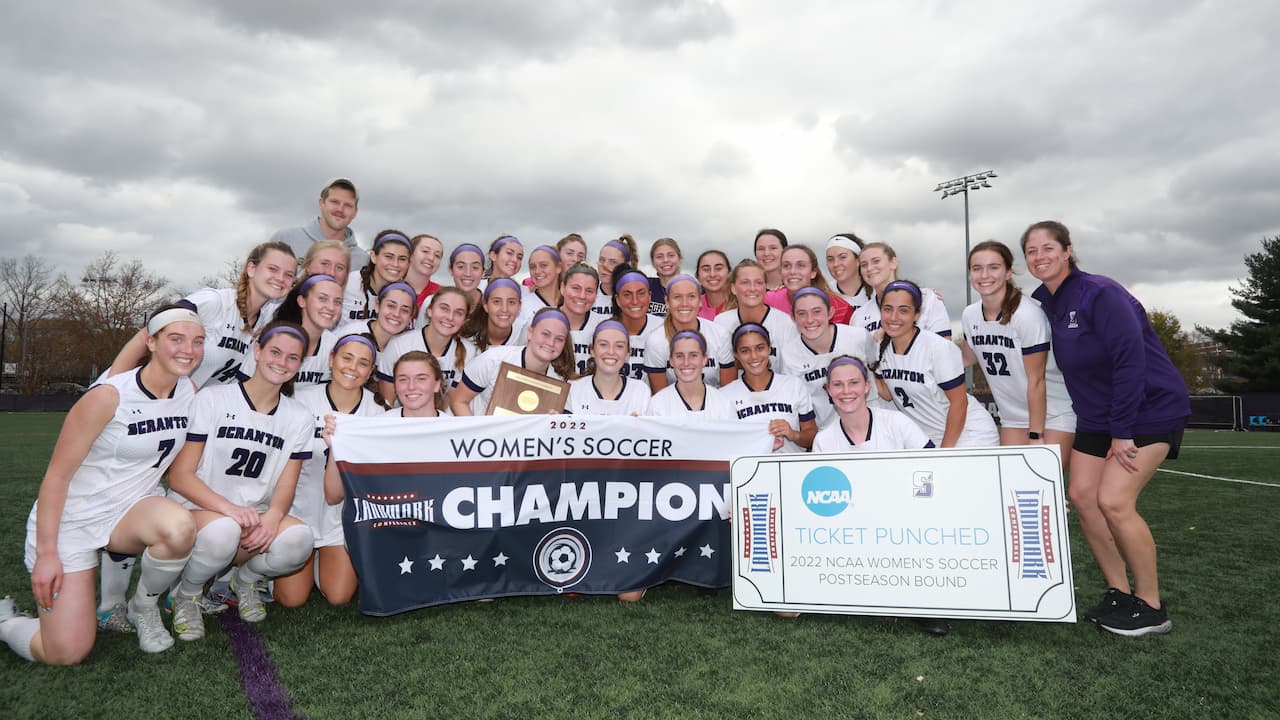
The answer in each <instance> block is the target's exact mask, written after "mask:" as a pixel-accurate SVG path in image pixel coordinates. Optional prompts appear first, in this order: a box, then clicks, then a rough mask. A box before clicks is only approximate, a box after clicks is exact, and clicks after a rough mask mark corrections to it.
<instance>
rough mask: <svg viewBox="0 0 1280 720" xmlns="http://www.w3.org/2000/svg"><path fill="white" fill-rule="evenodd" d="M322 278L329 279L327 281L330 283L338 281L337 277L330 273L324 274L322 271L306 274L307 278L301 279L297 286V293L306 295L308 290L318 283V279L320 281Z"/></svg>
mask: <svg viewBox="0 0 1280 720" xmlns="http://www.w3.org/2000/svg"><path fill="white" fill-rule="evenodd" d="M322 280H328V281H329V282H331V283H336V282H338V280H337V278H335V277H334V276H332V275H325V274H324V273H316V274H315V275H308V276H307V279H306V280H303V281H302V284H301V285H299V286H298V294H299V295H306V294H307V293H308V292H311V288H312V287H313V286H314V285H315V284H316V283H318V282H320V281H322Z"/></svg>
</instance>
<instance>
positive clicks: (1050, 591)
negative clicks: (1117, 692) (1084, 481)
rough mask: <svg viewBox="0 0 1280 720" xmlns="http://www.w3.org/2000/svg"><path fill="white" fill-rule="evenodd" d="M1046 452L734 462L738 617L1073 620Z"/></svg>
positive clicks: (1066, 549) (1051, 457)
mask: <svg viewBox="0 0 1280 720" xmlns="http://www.w3.org/2000/svg"><path fill="white" fill-rule="evenodd" d="M1065 496H1066V493H1065V491H1064V486H1063V482H1062V463H1061V460H1060V458H1059V452H1058V447H1057V446H1056V445H1052V446H1050V445H1025V446H1010V447H1001V448H970V449H948V450H912V451H903V452H892V453H889V452H876V453H871V452H868V453H840V454H815V455H769V456H763V457H743V458H739V459H737V460H735V461H734V463H733V506H734V510H733V512H734V520H733V528H734V548H733V606H734V608H735V609H740V610H774V611H790V612H814V613H849V614H859V615H890V616H895V617H929V618H943V617H946V618H966V619H985V620H991V619H1002V620H1034V621H1040V622H1075V621H1076V613H1075V592H1074V586H1073V585H1072V579H1071V548H1070V542H1069V539H1068V537H1067V515H1066V508H1065Z"/></svg>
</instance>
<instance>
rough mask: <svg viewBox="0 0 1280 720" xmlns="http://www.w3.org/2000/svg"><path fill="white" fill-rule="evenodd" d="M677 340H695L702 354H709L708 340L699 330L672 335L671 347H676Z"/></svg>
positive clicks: (682, 331)
mask: <svg viewBox="0 0 1280 720" xmlns="http://www.w3.org/2000/svg"><path fill="white" fill-rule="evenodd" d="M669 285H670V283H668V286H669ZM677 340H693V341H695V342H697V343H698V347H700V348H702V352H703V354H704V355H705V354H706V352H707V339H706V338H704V337H702V333H700V332H698V331H697V330H681V331H680V332H678V333H676V334H675V335H672V336H671V347H673V348H674V347H675V346H676V341H677Z"/></svg>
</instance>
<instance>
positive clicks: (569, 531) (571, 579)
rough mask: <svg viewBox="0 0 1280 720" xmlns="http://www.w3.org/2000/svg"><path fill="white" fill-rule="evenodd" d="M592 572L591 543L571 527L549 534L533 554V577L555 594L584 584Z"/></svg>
mask: <svg viewBox="0 0 1280 720" xmlns="http://www.w3.org/2000/svg"><path fill="white" fill-rule="evenodd" d="M590 569H591V543H590V542H589V541H588V540H587V536H586V535H583V534H582V533H581V532H578V531H577V530H575V529H573V528H571V527H562V528H559V529H556V530H552V531H551V532H549V533H547V534H546V535H544V536H543V537H542V540H540V541H538V546H537V547H535V548H534V550H533V571H534V573H535V574H537V576H538V579H539V580H541V581H542V582H544V583H546V584H547V585H549V586H551V587H553V588H555V589H556V592H564V590H565V588H568V587H573V586H574V585H577V584H578V583H580V582H582V579H583V578H585V577H586V576H587V571H589V570H590Z"/></svg>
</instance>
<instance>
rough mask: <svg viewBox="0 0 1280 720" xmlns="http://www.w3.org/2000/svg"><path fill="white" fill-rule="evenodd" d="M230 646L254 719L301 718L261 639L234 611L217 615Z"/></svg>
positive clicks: (285, 719) (230, 610)
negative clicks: (286, 692)
mask: <svg viewBox="0 0 1280 720" xmlns="http://www.w3.org/2000/svg"><path fill="white" fill-rule="evenodd" d="M218 620H219V621H220V622H221V623H222V629H223V631H224V632H226V633H227V641H228V642H230V643H231V650H232V653H233V654H234V655H235V657H236V664H238V665H239V666H240V689H241V690H242V691H243V692H244V696H245V697H246V698H247V699H248V700H249V709H250V710H252V711H253V717H254V718H255V719H256V720H293V719H294V718H299V717H301V716H300V715H297V714H296V713H294V712H293V706H292V705H290V704H289V696H288V695H286V694H285V692H284V687H283V686H282V685H280V681H279V680H277V679H276V668H275V665H274V664H272V662H271V654H270V653H268V652H267V644H266V643H265V642H263V640H262V636H261V635H259V634H258V633H257V631H256V630H254V629H253V628H252V627H250V626H249V624H248V623H246V622H245V621H243V620H241V619H240V617H239V616H238V615H237V614H236V611H235V609H234V608H230V609H228V610H227V611H225V612H223V613H222V614H221V615H219V616H218Z"/></svg>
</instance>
